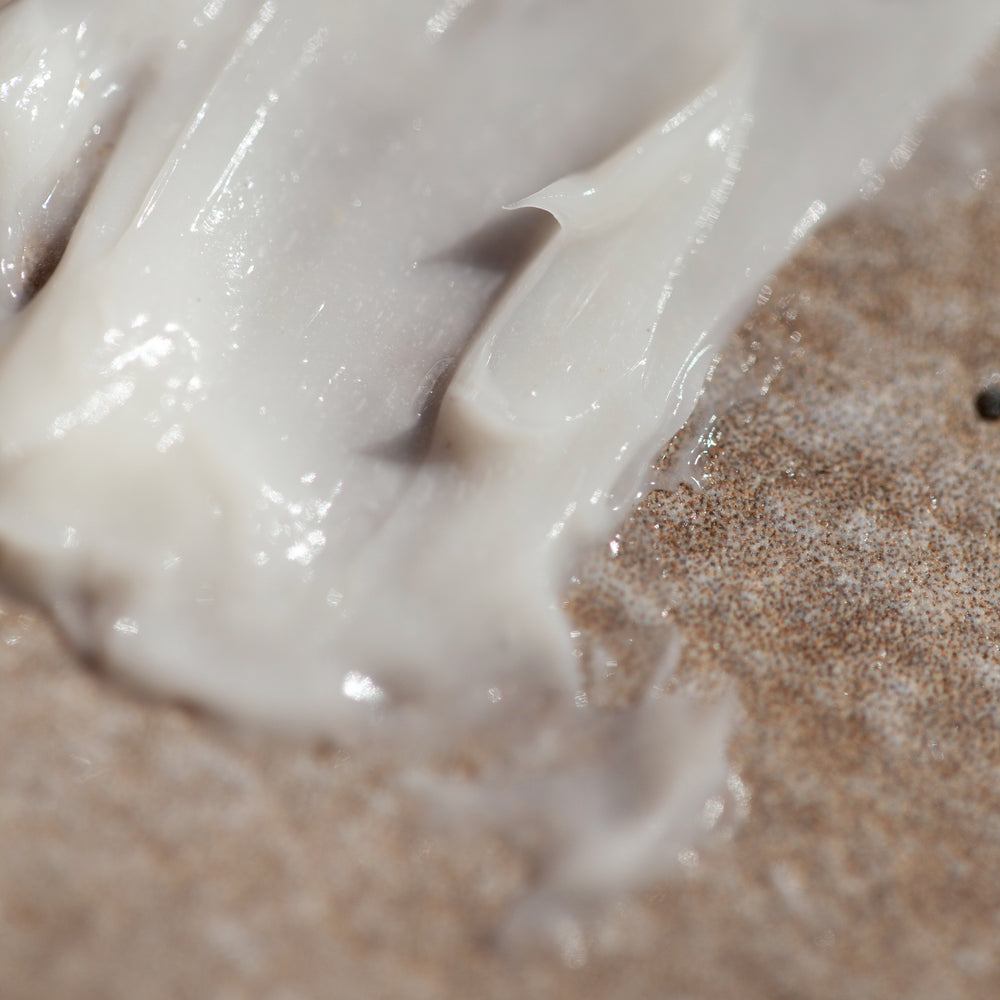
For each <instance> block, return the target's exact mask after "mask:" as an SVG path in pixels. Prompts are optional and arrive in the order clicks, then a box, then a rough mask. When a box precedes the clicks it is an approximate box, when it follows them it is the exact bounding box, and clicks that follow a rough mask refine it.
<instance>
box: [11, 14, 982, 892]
mask: <svg viewBox="0 0 1000 1000" xmlns="http://www.w3.org/2000/svg"><path fill="white" fill-rule="evenodd" d="M0 6H2V10H0V136H2V148H0V329H2V335H3V338H4V344H3V352H4V353H3V356H2V360H0V539H2V543H3V553H4V564H5V567H6V570H7V572H8V576H9V578H11V579H14V580H16V581H17V582H19V583H20V584H21V585H22V586H25V587H27V588H29V589H30V590H31V592H32V593H34V594H35V595H36V596H37V597H38V598H39V599H41V600H42V601H43V602H44V603H46V604H47V605H48V606H49V607H50V608H51V610H52V612H53V613H54V615H55V616H56V618H57V619H58V621H59V622H60V623H61V625H62V626H63V628H64V629H65V631H66V632H67V634H68V635H69V636H70V637H71V638H72V640H73V642H74V643H76V644H77V646H78V647H79V649H80V650H81V651H82V652H83V653H85V654H87V655H89V656H92V657H96V658H99V659H100V660H101V661H102V662H104V663H106V664H108V665H110V666H111V667H112V668H114V669H115V670H117V671H120V672H121V673H122V674H124V675H125V676H127V677H129V678H131V679H132V680H134V681H136V682H138V683H140V684H141V685H143V686H145V687H147V688H149V689H152V690H155V691H158V692H162V693H164V694H167V695H172V696H179V697H183V698H185V699H190V700H194V701H196V702H198V703H202V704H205V705H208V706H210V707H212V708H214V709H218V710H221V711H223V712H226V713H229V714H233V715H235V716H237V717H250V718H255V719H260V720H264V721H267V722H270V723H277V724H282V725H288V726H292V727H295V728H297V729H304V730H307V731H310V732H318V733H323V734H328V735H330V736H332V737H333V738H335V739H338V740H342V741H348V742H349V741H351V740H353V739H356V738H358V737H359V736H360V735H362V734H364V733H367V732H371V731H374V732H377V733H378V734H380V736H384V737H385V738H386V739H388V740H390V741H397V740H398V741H399V742H400V743H401V744H402V745H403V746H405V747H411V746H414V745H416V743H418V742H420V741H425V742H427V741H429V742H431V743H435V744H437V745H447V744H449V742H451V741H453V740H456V739H458V737H459V736H460V735H461V734H463V733H467V732H469V731H472V730H474V729H479V728H480V727H485V726H488V725H489V724H490V722H491V720H494V719H495V718H498V717H501V718H504V719H509V720H517V719H518V718H519V717H521V716H522V715H523V714H524V713H525V711H526V710H525V708H524V706H526V705H528V704H534V703H535V702H537V701H538V699H539V698H542V699H543V700H544V699H553V700H554V701H556V702H558V703H560V704H565V705H567V706H569V707H568V708H567V710H566V712H565V713H564V714H562V715H559V718H560V719H561V720H562V721H561V722H560V723H559V724H558V727H557V729H556V730H555V731H554V735H553V737H552V738H553V739H554V740H555V741H556V742H557V743H558V742H559V740H561V739H562V738H563V737H562V735H560V734H561V733H562V732H563V731H564V730H567V729H569V728H572V727H573V726H577V725H582V726H584V727H586V726H587V725H590V723H588V722H587V721H586V720H587V719H588V718H590V717H591V716H595V715H598V714H599V713H597V712H596V710H594V709H588V708H586V707H578V702H579V699H578V698H577V694H578V689H579V687H580V678H579V676H578V670H577V660H576V658H575V656H574V645H573V640H572V637H571V635H570V632H569V627H568V625H567V623H566V621H565V619H564V617H563V613H562V610H561V600H562V594H563V592H564V590H565V587H566V585H567V583H568V581H569V578H570V576H571V574H572V568H573V564H574V560H575V559H577V558H578V557H579V555H580V553H581V552H583V551H585V550H586V549H588V547H592V546H594V545H597V544H602V543H605V542H606V540H607V538H608V537H609V535H610V533H611V532H612V531H613V529H614V526H615V524H616V523H617V522H618V521H619V520H620V519H621V517H622V516H623V514H624V512H625V511H626V510H627V508H628V507H629V505H630V504H631V503H632V502H633V501H634V500H635V498H636V497H637V496H638V495H640V494H641V492H642V491H643V490H644V489H645V488H646V486H647V483H648V463H649V460H650V457H651V456H652V455H653V454H655V452H656V451H657V449H658V448H659V447H661V446H662V444H663V442H664V441H666V440H668V439H669V438H670V436H671V435H672V434H673V433H674V432H675V431H676V430H677V429H678V428H679V427H680V426H681V425H682V424H683V422H684V420H685V419H686V417H687V415H688V414H689V412H690V410H691V407H692V405H693V403H694V400H695V397H696V395H697V394H698V392H699V389H700V385H701V382H702V380H703V378H704V375H705V373H706V371H707V368H708V366H709V364H710V361H711V359H712V357H713V354H714V351H715V349H716V347H717V346H718V345H719V344H720V343H721V340H722V338H723V336H724V335H725V334H726V333H727V331H728V330H729V329H730V327H731V326H732V325H733V324H734V322H735V321H737V320H738V318H739V315H740V312H741V311H742V310H743V309H744V308H745V307H746V305H747V304H748V301H749V300H750V299H751V298H752V296H753V295H754V294H755V293H756V291H757V289H758V288H759V286H760V284H761V282H762V281H763V280H764V279H765V278H766V276H767V275H768V273H770V271H771V270H772V269H773V268H774V267H775V266H776V265H777V264H778V263H779V262H780V261H781V260H782V259H783V258H784V257H785V256H786V255H787V253H788V252H789V250H790V249H791V248H792V247H793V246H794V245H795V243H796V242H797V241H798V240H800V239H801V238H802V237H803V236H804V235H805V234H806V233H807V232H808V230H809V228H810V227H811V226H812V225H813V224H814V223H815V222H817V221H818V220H819V219H820V218H821V217H823V216H824V215H825V214H828V213H829V212H831V211H833V210H836V208H837V207H838V206H840V205H842V204H844V203H845V202H847V201H849V200H850V199H852V198H854V197H856V196H857V193H858V191H859V188H861V187H863V186H864V185H865V184H866V183H867V180H868V179H869V177H870V176H871V175H872V174H873V173H874V172H875V170H876V168H877V166H878V165H880V164H884V163H885V162H886V161H887V160H891V162H892V163H893V164H894V165H896V166H899V165H901V164H902V162H904V161H905V159H906V158H907V156H908V152H909V151H911V150H912V146H913V140H912V137H910V138H908V137H907V133H906V130H907V129H908V128H910V127H911V126H912V125H913V123H914V121H915V120H916V118H917V116H918V114H920V113H921V112H922V111H923V110H924V109H926V108H927V107H928V106H929V105H930V103H931V102H932V101H933V100H934V99H935V98H936V97H937V96H938V95H939V94H940V93H941V92H943V91H944V90H945V89H946V88H948V87H950V86H951V85H953V84H954V83H955V82H956V81H958V80H959V79H960V77H961V74H962V73H963V72H964V70H965V68H966V67H967V66H968V65H969V63H970V62H971V61H972V60H973V58H974V57H975V56H976V55H977V53H979V52H980V50H981V48H983V47H984V46H985V45H986V44H987V43H988V42H989V40H990V39H991V37H992V34H993V30H994V26H995V21H996V15H995V13H994V9H995V7H994V5H993V4H991V3H987V2H982V0H957V2H955V3H951V4H947V5H945V4H940V3H935V2H931V0H922V2H916V0H908V2H906V3H902V2H893V0H866V2H861V0H846V2H842V3H839V4H829V3H820V2H818V0H817V2H804V3H803V2H801V0H799V2H792V0H776V2H773V3H767V4H764V3H756V4H746V5H744V4H741V3H737V2H735V0H710V2H703V3H697V4H691V3H679V2H676V3H664V2H663V0H622V2H619V3H615V4H609V3H605V2H604V0H548V2H541V0H504V2H499V0H445V2H443V3H442V2H441V0H435V2H434V3H431V2H427V0H364V2H361V0H337V2H336V3H328V2H324V0H295V2H292V0H268V2H266V3H263V4H260V3H259V2H257V0H255V2H248V0H209V2H208V3H206V2H205V0H199V2H197V3H193V2H190V0H173V2H170V3H163V2H157V3H152V2H142V0H132V2H129V3H124V2H117V0H103V2H102V0H14V2H9V3H8V4H6V5H5V6H4V5H0ZM505 208H506V209H508V210H506V211H505ZM63 250H65V252H64V253H63ZM663 711H664V712H666V713H667V714H666V715H664V714H663V713H662V712H661V713H660V714H659V715H657V714H656V711H654V710H651V709H649V708H648V706H647V707H643V708H641V709H638V710H636V714H635V716H634V718H632V720H631V722H629V723H627V724H616V725H617V728H616V729H615V730H614V733H613V734H612V735H608V736H607V739H604V737H603V736H602V740H603V742H602V743H601V746H603V747H605V749H606V748H607V747H608V746H611V745H615V746H619V748H621V747H626V748H627V753H626V751H625V750H622V751H621V753H622V754H624V755H625V756H621V757H615V756H614V755H613V754H610V755H609V754H605V755H604V756H603V758H602V767H601V768H595V769H592V771H593V773H592V775H591V778H590V780H591V781H592V782H596V783H597V784H598V785H599V786H600V788H601V789H603V790H604V791H603V792H601V793H600V794H602V795H604V798H603V799H601V801H602V802H603V803H604V805H601V806H599V807H596V806H595V807H594V809H593V810H592V812H593V814H594V815H597V814H600V815H602V816H605V817H607V816H609V815H610V812H611V810H610V806H607V802H609V801H610V800H611V798H612V797H613V796H612V792H613V791H614V787H615V784H616V782H620V781H622V780H623V779H622V774H623V772H628V771H629V769H630V768H631V769H632V770H633V771H634V770H635V768H632V765H631V764H628V763H627V761H632V762H633V763H634V762H635V761H636V760H639V761H640V762H642V761H646V762H647V763H648V761H649V760H655V759H658V758H657V755H658V754H659V755H663V754H666V753H667V749H665V747H666V744H665V743H664V742H663V739H660V738H659V737H657V738H656V739H651V738H650V734H651V733H652V734H657V733H659V732H660V730H662V729H663V728H664V725H665V723H667V722H669V727H668V728H671V732H672V733H673V734H674V735H672V736H670V739H674V740H675V742H676V734H677V733H683V734H686V735H685V737H684V741H682V742H683V743H684V746H685V747H686V748H687V749H686V750H684V749H683V748H682V749H681V750H677V753H676V754H675V756H674V757H671V758H670V759H671V760H675V761H676V760H680V759H682V758H683V759H685V760H689V762H693V763H691V765H690V766H691V768H694V770H693V771H690V773H691V774H694V775H695V777H694V778H691V779H690V780H689V781H688V783H687V785H685V782H684V780H679V779H677V778H676V775H675V777H674V778H671V779H670V782H668V784H669V789H670V791H669V794H668V792H661V791H658V790H657V788H658V785H657V782H658V781H659V780H660V777H662V775H661V771H660V770H658V769H657V768H656V767H653V768H652V769H650V768H649V767H647V768H646V771H647V772H648V773H649V774H652V775H653V776H654V778H655V780H654V779H653V778H651V779H650V781H651V786H650V787H651V788H652V791H649V789H647V790H646V792H643V795H642V796H639V797H638V798H637V799H636V801H637V802H638V801H640V800H641V801H642V803H646V805H648V802H654V803H655V805H654V806H649V808H647V807H646V805H643V806H642V809H640V810H639V811H640V812H641V813H642V817H643V819H642V822H640V823H632V824H631V825H628V826H627V828H625V827H622V826H621V824H619V826H618V827H615V825H614V822H613V821H612V820H610V819H609V820H608V822H606V823H604V824H603V825H600V826H592V827H590V828H588V827H586V824H584V825H583V827H581V825H580V824H576V828H577V830H576V833H575V834H574V835H575V836H576V837H577V849H576V852H575V853H572V852H571V853H570V854H569V855H567V856H566V857H564V858H563V859H562V860H561V861H560V865H561V866H562V867H561V868H560V871H561V872H562V874H561V875H560V876H559V878H560V879H562V881H564V882H565V883H566V884H575V883H579V882H586V881H587V879H596V880H597V882H602V881H604V882H607V883H608V884H618V883H619V882H621V881H627V879H628V878H629V877H631V874H630V873H632V870H633V869H634V868H635V867H636V865H638V863H639V860H640V859H643V858H648V856H649V855H650V853H651V852H652V851H653V850H654V848H655V847H656V845H657V844H660V843H661V842H662V834H663V829H664V828H665V826H669V824H670V823H671V822H673V819H672V817H676V816H678V815H681V814H682V813H683V814H684V815H688V814H690V815H696V810H694V807H693V806H692V805H691V803H697V802H698V801H703V800H704V796H705V795H706V794H708V793H709V792H710V791H711V789H712V787H713V786H714V784H715V783H716V782H718V781H719V780H721V777H722V776H723V775H724V770H723V764H722V748H723V745H724V735H725V731H724V726H723V725H722V723H720V722H718V720H716V721H715V722H709V723H705V724H704V725H702V726H700V727H693V728H692V727H690V726H689V727H688V729H685V728H684V727H685V724H684V723H683V722H682V721H681V720H680V717H679V716H678V714H677V712H676V710H675V708H670V709H664V710H663ZM500 713H506V714H500ZM605 725H606V724H605V722H603V721H598V722H594V723H593V726H594V727H596V729H601V731H602V732H603V728H602V727H604V726H605ZM500 728H501V729H502V728H503V727H500ZM596 729H595V731H596ZM689 730H690V732H689ZM629 734H632V735H629ZM636 734H639V735H636ZM685 741H686V742H685ZM699 741H701V742H699ZM675 749H676V748H675ZM670 752H671V753H674V751H673V750H671V751H670ZM677 754H679V756H677ZM629 755H631V756H629ZM556 756H558V755H556ZM614 761H618V764H614V766H613V762H614ZM623 761H624V762H625V763H623ZM699 762H700V763H699ZM657 766H658V765H657ZM671 766H672V765H671ZM639 770H642V768H641V767H640V768H639ZM668 770H669V768H668ZM689 770H690V769H689ZM685 773H688V772H685ZM663 780H664V781H666V779H665V778H664V779H663ZM685 780H687V779H685ZM574 787H576V786H574ZM647 792H648V793H649V794H648V795H647V794H646V793H647ZM671 796H673V797H672V798H671ZM577 797H578V796H577ZM598 798H600V795H598ZM664 803H666V805H664ZM678 803H681V804H680V805H679V804H678ZM606 806H607V808H606ZM612 828H614V830H617V832H618V833H620V834H621V836H620V837H619V839H618V840H615V839H614V836H613V833H614V830H613V829H612ZM595 831H596V832H595ZM609 831H610V832H609ZM623 831H624V832H623ZM566 835H567V836H569V834H568V833H567V834H566ZM658 838H659V839H658ZM609 844H613V845H614V850H616V851H617V854H616V855H615V858H616V859H617V860H613V861H610V860H609V858H611V853H609V846H608V845H609ZM597 854H600V855H601V858H602V861H601V864H602V865H604V867H603V868H602V869H601V871H602V872H603V874H601V875H599V876H595V875H594V872H595V870H597V869H599V868H601V865H598V864H597V862H596V861H595V857H596V856H597Z"/></svg>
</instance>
